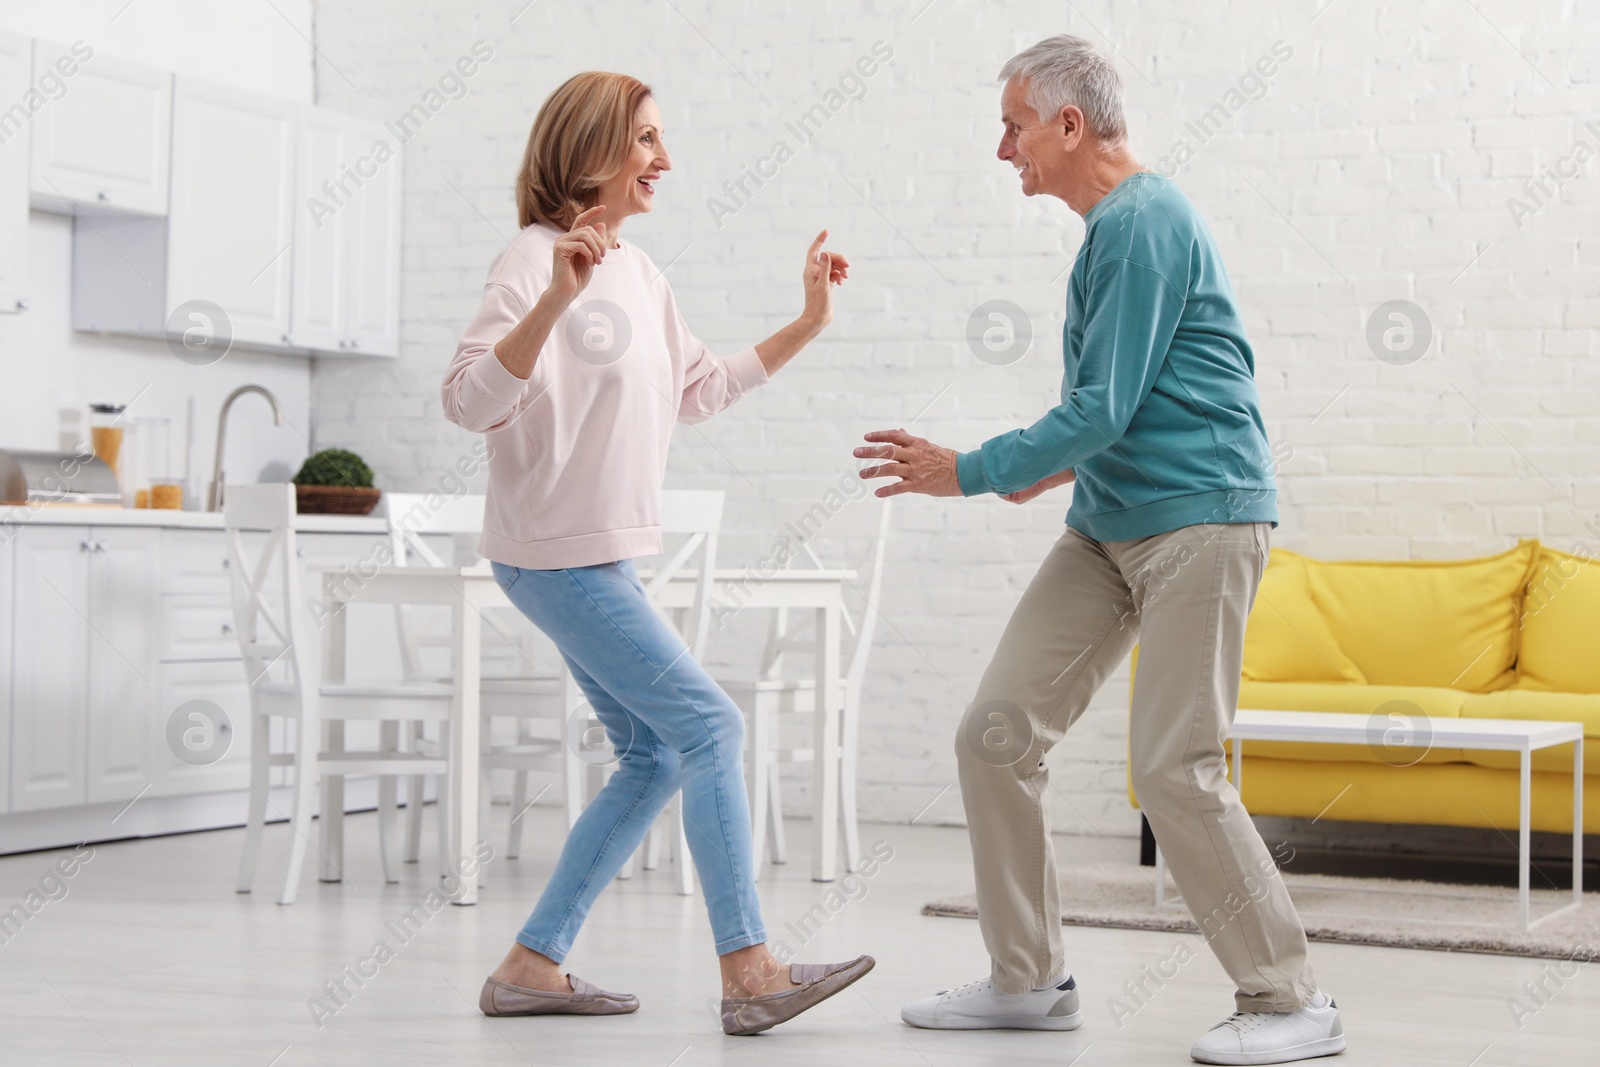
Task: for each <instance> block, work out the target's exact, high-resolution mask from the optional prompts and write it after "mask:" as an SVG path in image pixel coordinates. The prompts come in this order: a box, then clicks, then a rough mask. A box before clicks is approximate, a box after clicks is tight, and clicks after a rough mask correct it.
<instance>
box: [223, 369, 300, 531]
mask: <svg viewBox="0 0 1600 1067" xmlns="http://www.w3.org/2000/svg"><path fill="white" fill-rule="evenodd" d="M245 393H260V394H261V395H262V396H264V397H266V400H267V403H269V404H271V405H272V424H273V425H274V426H282V425H283V410H282V409H281V408H279V407H278V398H277V397H275V396H273V395H272V394H271V393H270V392H268V391H267V389H266V387H265V386H260V385H241V386H239V388H237V389H235V390H234V391H233V392H231V393H229V394H228V399H226V400H224V401H223V402H222V412H221V414H219V415H218V416H217V461H216V463H214V464H213V465H212V467H211V491H210V493H209V494H208V495H207V496H206V510H207V511H218V510H220V509H221V508H222V448H223V445H224V444H225V443H226V441H227V437H228V409H229V408H231V407H233V402H234V401H235V400H238V399H239V398H240V397H241V396H243V395H244V394H245Z"/></svg>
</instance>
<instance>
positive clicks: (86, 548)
mask: <svg viewBox="0 0 1600 1067" xmlns="http://www.w3.org/2000/svg"><path fill="white" fill-rule="evenodd" d="M78 551H79V552H92V551H94V547H93V546H92V545H90V544H89V542H87V541H79V542H78Z"/></svg>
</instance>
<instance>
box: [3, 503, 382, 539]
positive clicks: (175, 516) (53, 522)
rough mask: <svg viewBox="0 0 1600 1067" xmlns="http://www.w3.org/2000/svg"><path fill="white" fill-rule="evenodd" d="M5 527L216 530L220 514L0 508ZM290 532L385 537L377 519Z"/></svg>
mask: <svg viewBox="0 0 1600 1067" xmlns="http://www.w3.org/2000/svg"><path fill="white" fill-rule="evenodd" d="M0 525H5V526H32V525H45V526H156V527H163V528H167V529H177V530H220V529H222V512H220V511H176V510H172V509H168V508H122V507H111V506H102V507H95V506H92V505H83V504H46V505H44V506H41V507H30V506H27V505H19V504H0ZM294 528H295V529H296V530H303V531H305V532H307V533H385V532H387V531H388V529H389V520H388V519H386V518H384V517H383V516H381V515H297V516H296V517H295V523H294Z"/></svg>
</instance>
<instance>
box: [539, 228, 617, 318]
mask: <svg viewBox="0 0 1600 1067" xmlns="http://www.w3.org/2000/svg"><path fill="white" fill-rule="evenodd" d="M604 211H605V205H604V204H596V205H595V206H594V207H592V208H590V209H589V210H587V211H585V212H583V213H582V214H580V215H579V216H578V217H577V218H575V219H573V220H572V228H571V229H570V230H568V231H567V232H566V233H564V234H562V235H561V236H560V237H557V238H556V244H555V250H554V252H553V253H552V256H551V258H552V263H551V273H550V292H551V293H552V294H553V295H555V296H557V297H559V298H560V299H561V300H562V301H563V302H566V303H571V302H572V301H573V300H575V299H577V296H578V294H579V293H581V292H583V290H584V289H585V287H587V286H588V284H589V279H590V278H591V277H593V276H594V268H595V267H596V266H598V265H599V263H600V261H601V260H602V259H605V258H606V246H607V245H608V244H609V243H610V239H611V238H610V234H609V233H608V232H607V230H606V226H605V224H604V223H602V222H597V221H596V220H598V219H599V218H600V215H601V213H602V212H604Z"/></svg>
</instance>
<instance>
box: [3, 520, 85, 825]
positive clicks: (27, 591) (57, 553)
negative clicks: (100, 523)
mask: <svg viewBox="0 0 1600 1067" xmlns="http://www.w3.org/2000/svg"><path fill="white" fill-rule="evenodd" d="M89 544H90V543H89V528H88V527H86V526H41V525H35V526H29V527H25V528H23V529H21V530H18V531H17V538H16V541H15V543H14V545H13V548H14V551H15V553H16V556H15V562H14V566H15V575H16V582H15V584H14V592H13V594H12V615H11V618H12V635H13V636H12V654H11V663H12V671H13V674H12V682H11V686H12V688H11V741H12V748H11V810H12V811H14V812H17V811H35V810H38V809H40V808H54V807H61V806H62V805H66V804H82V803H85V802H86V799H87V796H88V792H87V789H86V787H85V775H86V773H87V770H88V761H87V759H86V752H87V749H86V746H85V727H86V725H87V721H86V716H85V709H86V708H87V707H88V703H89V675H88V672H87V671H86V670H84V664H85V663H86V662H87V660H88V655H89V627H88V619H87V614H86V613H87V611H88V608H89V566H88V559H89Z"/></svg>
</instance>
